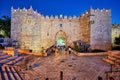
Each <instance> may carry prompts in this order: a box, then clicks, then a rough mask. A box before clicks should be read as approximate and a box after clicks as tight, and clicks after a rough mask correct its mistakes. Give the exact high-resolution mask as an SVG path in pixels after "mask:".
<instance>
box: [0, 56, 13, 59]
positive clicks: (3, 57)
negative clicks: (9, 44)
mask: <svg viewBox="0 0 120 80" xmlns="http://www.w3.org/2000/svg"><path fill="white" fill-rule="evenodd" d="M9 57H11V56H10V55H5V56H2V57H0V60H3V59H6V58H9Z"/></svg>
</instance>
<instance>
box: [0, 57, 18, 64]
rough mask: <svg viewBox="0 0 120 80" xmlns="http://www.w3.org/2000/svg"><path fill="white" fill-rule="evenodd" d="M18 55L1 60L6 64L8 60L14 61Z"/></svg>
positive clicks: (0, 62) (1, 62)
mask: <svg viewBox="0 0 120 80" xmlns="http://www.w3.org/2000/svg"><path fill="white" fill-rule="evenodd" d="M16 58H17V57H9V58H6V59H4V60H1V61H0V64H6V63H8V62H10V61H13V60H15V59H16Z"/></svg>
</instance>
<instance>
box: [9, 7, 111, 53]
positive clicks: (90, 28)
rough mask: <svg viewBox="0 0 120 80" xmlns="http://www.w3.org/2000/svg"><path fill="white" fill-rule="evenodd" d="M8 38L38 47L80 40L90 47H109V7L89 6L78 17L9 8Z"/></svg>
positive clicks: (20, 43)
mask: <svg viewBox="0 0 120 80" xmlns="http://www.w3.org/2000/svg"><path fill="white" fill-rule="evenodd" d="M11 14H12V15H11V38H12V39H13V40H16V41H18V43H19V45H20V47H21V48H25V49H31V50H33V51H36V52H39V51H41V47H44V48H49V47H50V46H52V45H57V46H62V45H65V46H69V45H71V43H72V42H73V41H76V40H83V41H85V42H87V43H88V44H90V45H91V49H103V50H107V49H110V46H111V10H105V9H102V10H99V9H96V10H94V9H92V8H91V9H90V10H89V11H88V12H86V13H84V14H82V15H81V16H79V17H76V16H73V17H67V16H62V15H60V16H59V17H58V16H55V17H53V16H50V17H49V16H43V15H42V14H40V13H38V12H37V11H34V10H33V9H32V7H30V9H25V8H23V9H19V8H18V9H13V8H12V9H11Z"/></svg>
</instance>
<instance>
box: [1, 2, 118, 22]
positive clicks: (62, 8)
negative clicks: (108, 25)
mask: <svg viewBox="0 0 120 80" xmlns="http://www.w3.org/2000/svg"><path fill="white" fill-rule="evenodd" d="M11 6H13V7H14V8H18V7H20V8H21V9H22V8H23V7H25V8H27V9H28V8H29V7H30V6H32V7H33V9H34V10H36V9H37V11H38V12H40V13H42V14H43V15H49V16H50V15H60V14H63V15H67V16H74V15H76V16H79V15H81V14H82V13H84V12H85V11H87V10H89V9H90V6H92V7H93V8H94V9H96V8H99V9H102V8H105V9H110V8H111V9H112V23H119V24H120V0H0V17H1V16H3V15H7V16H10V15H11V12H10V11H11Z"/></svg>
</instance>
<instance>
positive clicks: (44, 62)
mask: <svg viewBox="0 0 120 80" xmlns="http://www.w3.org/2000/svg"><path fill="white" fill-rule="evenodd" d="M102 57H103V56H89V57H77V56H75V55H73V54H70V55H60V56H58V57H55V56H48V57H36V58H34V61H33V62H34V63H38V62H39V63H41V64H40V65H39V66H36V67H34V68H33V69H31V70H28V71H26V74H25V76H24V77H25V80H45V79H46V78H48V79H49V80H60V72H61V71H62V72H63V80H72V79H73V78H76V79H75V80H97V77H98V76H101V77H102V78H103V80H105V78H106V76H105V71H108V70H109V69H110V66H109V65H108V64H107V63H106V62H104V61H102ZM30 63H31V64H32V62H30ZM73 80H74V79H73Z"/></svg>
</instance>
